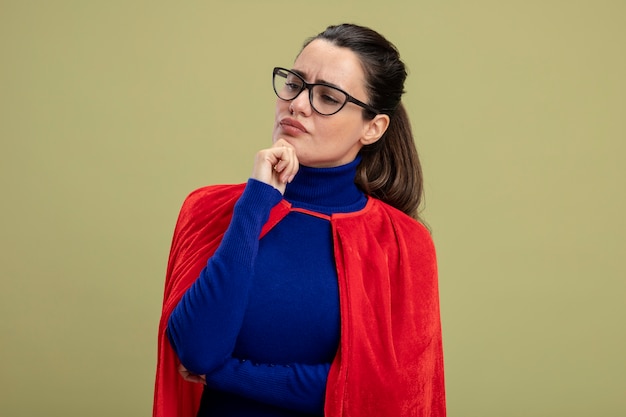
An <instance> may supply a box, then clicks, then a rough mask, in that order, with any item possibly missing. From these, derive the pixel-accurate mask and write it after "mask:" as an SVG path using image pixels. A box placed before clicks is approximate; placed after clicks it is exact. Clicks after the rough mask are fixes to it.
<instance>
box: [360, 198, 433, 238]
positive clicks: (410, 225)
mask: <svg viewBox="0 0 626 417" xmlns="http://www.w3.org/2000/svg"><path fill="white" fill-rule="evenodd" d="M368 206H369V210H366V211H365V213H364V220H366V221H367V218H368V217H370V218H371V216H378V217H380V218H381V219H382V220H385V221H389V222H391V223H393V224H394V225H395V227H396V228H402V229H408V230H411V231H413V232H414V233H417V234H419V235H425V236H428V237H430V231H429V230H428V228H427V227H426V225H424V224H423V223H422V222H420V221H418V220H416V219H414V218H413V217H411V216H409V215H408V214H406V213H404V212H403V211H401V210H399V209H397V208H395V207H393V206H392V205H390V204H388V203H385V202H384V201H382V200H379V199H377V198H374V197H369V201H368ZM366 208H367V207H366Z"/></svg>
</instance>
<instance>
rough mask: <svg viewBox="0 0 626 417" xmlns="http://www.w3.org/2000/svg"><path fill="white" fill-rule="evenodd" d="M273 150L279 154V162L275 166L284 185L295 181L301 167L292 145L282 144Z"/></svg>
mask: <svg viewBox="0 0 626 417" xmlns="http://www.w3.org/2000/svg"><path fill="white" fill-rule="evenodd" d="M277 143H278V142H277ZM272 149H276V151H277V152H278V153H277V154H276V156H277V157H278V162H277V163H276V164H275V165H274V171H275V172H276V173H278V174H279V180H280V181H281V182H282V183H284V184H287V183H289V182H291V181H293V178H294V177H295V176H296V173H297V172H298V168H299V166H300V164H299V162H298V158H297V156H296V151H295V149H294V148H293V146H291V145H288V146H287V145H282V144H279V145H278V146H275V147H273V148H272Z"/></svg>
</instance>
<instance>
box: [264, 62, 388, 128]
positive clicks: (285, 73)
mask: <svg viewBox="0 0 626 417" xmlns="http://www.w3.org/2000/svg"><path fill="white" fill-rule="evenodd" d="M272 82H273V85H274V92H275V93H276V95H277V96H278V98H279V99H281V100H285V101H291V100H294V99H295V98H296V97H298V96H299V95H300V93H301V92H302V91H304V90H305V89H308V90H309V102H310V103H311V107H312V108H313V110H315V111H316V112H317V113H319V114H321V115H323V116H330V115H333V114H335V113H337V112H338V111H339V110H341V109H343V107H344V106H345V105H346V103H348V102H351V103H354V104H356V105H357V106H361V107H363V108H364V109H366V110H367V111H370V112H372V113H374V114H379V113H380V112H379V111H378V110H376V109H375V108H373V107H372V106H370V105H369V104H365V103H363V102H362V101H360V100H357V99H356V98H354V97H352V96H351V95H350V94H348V93H346V92H345V91H343V90H342V89H340V88H337V87H333V86H332V85H328V84H320V83H313V84H310V83H307V82H306V81H304V78H302V76H300V75H299V74H297V73H295V72H293V71H290V70H288V69H285V68H280V67H276V68H274V74H273V78H272Z"/></svg>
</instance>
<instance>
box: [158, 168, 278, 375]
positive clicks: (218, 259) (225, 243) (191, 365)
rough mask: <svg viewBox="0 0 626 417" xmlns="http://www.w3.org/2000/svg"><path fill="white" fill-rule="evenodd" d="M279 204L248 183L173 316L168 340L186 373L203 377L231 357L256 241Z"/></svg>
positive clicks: (272, 193) (269, 192)
mask: <svg viewBox="0 0 626 417" xmlns="http://www.w3.org/2000/svg"><path fill="white" fill-rule="evenodd" d="M281 199H282V195H281V194H280V192H278V191H277V190H276V189H274V188H273V187H271V186H269V185H267V184H264V183H262V182H259V181H256V180H253V179H251V180H249V181H248V184H247V185H246V188H245V190H244V192H243V194H242V196H241V198H240V199H239V201H238V202H237V203H236V205H235V207H234V210H233V217H232V220H231V223H230V225H229V227H228V229H227V230H226V233H225V234H224V237H223V239H222V242H221V243H220V246H219V247H218V249H217V251H216V252H215V254H214V255H213V256H212V257H211V258H210V259H209V260H208V262H207V265H206V267H205V268H204V269H203V270H202V272H201V273H200V276H199V277H198V279H197V280H196V281H195V282H194V283H193V284H192V286H191V287H190V288H189V289H188V290H187V291H186V292H185V294H184V295H183V297H182V298H181V300H180V302H179V303H178V304H177V306H176V307H175V308H174V310H173V311H172V314H171V315H170V317H169V320H168V326H167V333H168V338H169V340H170V343H171V345H172V347H173V349H174V351H175V352H176V354H177V356H178V358H179V360H180V362H181V363H182V364H183V365H184V366H185V367H186V368H187V369H189V370H190V371H192V372H194V373H197V374H208V373H210V372H211V371H212V370H213V369H215V368H216V367H217V366H219V365H220V364H221V363H222V362H223V361H224V358H226V357H229V356H230V354H231V352H232V351H233V348H234V346H235V342H236V338H237V335H238V333H239V330H240V328H241V323H242V321H243V317H244V313H245V309H246V305H247V301H248V291H249V288H250V285H251V282H252V275H253V265H254V261H255V259H256V255H257V251H258V247H259V235H260V232H261V229H262V227H263V225H264V224H265V222H266V221H267V219H268V217H269V213H270V211H271V209H272V208H273V207H274V206H275V205H276V204H277V203H278V202H279V201H280V200H281Z"/></svg>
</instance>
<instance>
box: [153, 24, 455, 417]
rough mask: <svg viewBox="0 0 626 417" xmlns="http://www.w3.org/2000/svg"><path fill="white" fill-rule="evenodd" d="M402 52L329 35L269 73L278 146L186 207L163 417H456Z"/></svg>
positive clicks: (174, 265)
mask: <svg viewBox="0 0 626 417" xmlns="http://www.w3.org/2000/svg"><path fill="white" fill-rule="evenodd" d="M405 78H406V70H405V67H404V64H403V63H402V61H401V60H400V57H399V54H398V52H397V50H396V48H395V47H394V46H393V45H392V44H391V43H389V42H388V41H387V40H386V39H385V38H384V37H382V36H381V35H380V34H378V33H376V32H375V31H373V30H371V29H368V28H365V27H361V26H356V25H349V24H344V25H339V26H331V27H328V28H327V29H326V30H325V31H324V32H322V33H320V34H319V35H317V36H316V37H314V38H312V39H310V40H309V41H307V42H306V44H305V46H304V48H303V49H302V51H301V52H300V54H299V55H298V56H297V58H296V60H295V62H294V64H293V67H292V68H289V69H288V68H280V67H278V68H274V71H273V86H274V91H275V92H276V95H277V97H278V99H277V101H276V120H275V124H274V132H273V144H272V146H271V147H269V148H267V149H263V150H261V151H259V152H258V153H257V155H256V158H255V161H254V167H253V171H252V175H251V178H250V179H249V180H248V182H247V183H246V184H241V185H224V186H211V187H205V188H202V189H199V190H196V191H194V192H193V193H191V194H190V195H189V197H188V198H187V199H186V201H185V203H184V205H183V207H182V209H181V212H180V216H179V219H178V222H177V225H176V230H175V233H174V239H173V243H172V250H171V254H170V259H169V264H168V270H167V278H166V287H165V299H164V304H163V315H162V318H161V324H160V334H159V363H158V367H157V381H156V387H155V403H154V415H155V416H166V417H174V416H189V417H191V416H218V417H224V416H304V415H307V416H308V415H318V416H322V415H325V416H346V417H355V416H356V417H358V416H376V417H385V416H389V417H391V416H393V417H402V416H437V417H440V416H444V415H445V398H444V397H445V396H444V380H443V359H442V345H441V327H440V318H439V299H438V289H437V269H436V260H435V252H434V248H433V244H432V240H431V238H430V235H429V233H428V231H427V229H426V228H425V227H424V226H423V225H422V224H421V223H420V221H419V217H418V207H419V205H420V199H421V195H422V174H421V168H420V164H419V160H418V157H417V152H416V150H415V145H414V142H413V136H412V133H411V129H410V124H409V121H408V119H407V114H406V112H405V110H404V107H403V105H402V102H401V96H402V93H403V88H404V80H405Z"/></svg>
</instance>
